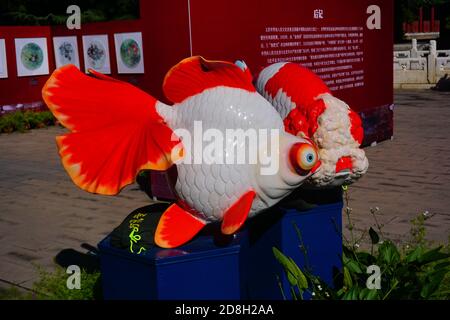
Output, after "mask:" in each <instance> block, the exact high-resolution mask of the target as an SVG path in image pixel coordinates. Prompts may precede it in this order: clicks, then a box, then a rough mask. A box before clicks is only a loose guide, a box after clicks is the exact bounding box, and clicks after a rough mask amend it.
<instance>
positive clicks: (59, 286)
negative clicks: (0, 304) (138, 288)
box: [0, 266, 101, 300]
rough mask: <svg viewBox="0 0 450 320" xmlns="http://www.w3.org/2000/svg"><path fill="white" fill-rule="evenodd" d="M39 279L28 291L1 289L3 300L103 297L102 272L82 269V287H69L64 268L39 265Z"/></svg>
mask: <svg viewBox="0 0 450 320" xmlns="http://www.w3.org/2000/svg"><path fill="white" fill-rule="evenodd" d="M36 268H37V271H38V275H39V277H38V280H37V281H36V282H35V283H34V284H33V287H32V289H28V290H27V292H24V291H20V290H19V289H18V288H16V287H11V288H8V289H3V290H0V299H3V300H95V299H100V298H101V288H100V286H99V285H100V272H94V273H88V272H86V271H85V270H81V274H80V276H81V278H80V284H81V288H80V289H69V288H67V279H68V277H69V276H70V275H68V274H67V273H66V271H65V269H64V268H62V267H60V266H56V267H55V269H54V270H53V272H49V271H46V270H45V269H44V268H42V267H39V266H37V267H36Z"/></svg>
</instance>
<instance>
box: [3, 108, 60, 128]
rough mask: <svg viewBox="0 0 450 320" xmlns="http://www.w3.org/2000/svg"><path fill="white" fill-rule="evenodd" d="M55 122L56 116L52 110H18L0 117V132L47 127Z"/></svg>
mask: <svg viewBox="0 0 450 320" xmlns="http://www.w3.org/2000/svg"><path fill="white" fill-rule="evenodd" d="M54 124H55V118H54V117H53V114H52V113H51V112H50V111H41V112H33V111H25V112H22V111H16V112H11V113H7V114H5V115H3V116H2V117H0V133H11V132H13V131H20V132H25V131H27V130H30V129H36V128H45V127H47V126H50V125H54Z"/></svg>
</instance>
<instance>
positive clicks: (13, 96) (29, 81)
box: [0, 26, 55, 105]
mask: <svg viewBox="0 0 450 320" xmlns="http://www.w3.org/2000/svg"><path fill="white" fill-rule="evenodd" d="M35 37H46V38H47V47H48V48H49V50H51V48H52V42H51V41H52V39H51V29H50V27H2V26H0V39H5V45H6V58H7V68H8V78H4V79H3V78H2V79H0V105H5V104H17V103H29V102H35V101H39V100H41V93H40V92H41V88H42V86H43V85H44V83H45V81H46V80H47V78H48V76H32V77H18V76H17V64H16V51H15V50H16V49H15V45H14V39H15V38H35ZM49 68H50V70H53V69H54V68H55V61H54V59H53V54H50V55H49Z"/></svg>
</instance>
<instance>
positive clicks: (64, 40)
mask: <svg viewBox="0 0 450 320" xmlns="http://www.w3.org/2000/svg"><path fill="white" fill-rule="evenodd" d="M53 48H54V50H55V62H56V68H60V67H62V66H64V65H66V64H73V65H75V66H76V67H77V68H78V69H79V68H80V57H79V56H78V44H77V37H76V36H72V37H53Z"/></svg>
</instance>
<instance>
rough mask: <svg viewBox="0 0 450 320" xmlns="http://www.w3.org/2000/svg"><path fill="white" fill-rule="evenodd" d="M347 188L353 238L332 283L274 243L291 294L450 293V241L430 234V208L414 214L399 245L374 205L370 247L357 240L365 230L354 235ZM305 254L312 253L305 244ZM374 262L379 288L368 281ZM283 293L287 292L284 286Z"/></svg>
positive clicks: (446, 296)
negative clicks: (437, 241) (435, 241)
mask: <svg viewBox="0 0 450 320" xmlns="http://www.w3.org/2000/svg"><path fill="white" fill-rule="evenodd" d="M344 190H345V193H344V194H345V200H346V204H347V206H346V209H345V212H346V216H347V218H348V225H347V228H348V229H349V231H350V235H351V240H350V241H349V240H347V239H345V237H343V239H344V245H343V252H342V266H343V267H342V270H340V271H339V272H338V273H337V274H336V275H335V277H334V280H333V283H332V284H331V285H329V284H327V283H325V282H324V281H323V280H322V279H320V277H318V276H316V275H314V274H313V272H312V270H311V269H310V268H309V266H305V267H304V268H303V269H302V268H300V267H299V266H298V265H297V264H296V263H295V261H294V260H293V259H291V258H290V257H287V256H285V255H284V254H283V253H282V252H280V251H279V250H278V249H277V248H273V253H274V255H275V258H276V259H277V260H278V261H279V262H280V264H281V265H282V266H283V269H284V272H285V274H286V276H287V279H288V281H289V284H290V285H291V290H290V298H292V299H294V300H297V299H303V298H304V293H309V294H310V295H311V297H312V298H313V299H336V300H341V299H342V300H387V299H414V300H418V299H444V300H448V299H450V254H449V251H450V250H449V249H450V247H449V245H447V247H446V248H445V247H444V246H432V245H431V244H430V243H428V242H427V241H426V240H425V226H424V223H425V221H426V220H427V219H429V218H431V216H430V215H429V214H428V213H427V212H425V213H423V214H420V215H419V216H417V217H416V218H415V219H413V220H412V221H411V223H412V228H411V236H412V239H411V240H410V241H408V242H407V243H406V244H405V245H404V246H403V248H399V247H398V246H397V245H395V244H394V242H393V241H391V240H389V239H387V238H386V237H384V236H383V233H382V227H383V225H381V224H379V223H378V220H377V218H376V214H377V211H378V209H371V213H372V216H373V217H374V219H375V224H376V228H377V229H378V232H377V231H375V229H374V228H370V229H369V230H368V231H365V232H363V233H362V235H365V234H368V235H369V237H370V244H371V249H370V252H368V251H366V250H363V249H360V248H359V246H358V245H357V244H358V242H359V241H361V240H362V237H363V236H362V237H360V238H359V239H358V240H357V241H356V240H355V238H354V230H355V228H354V227H355V226H354V225H353V222H352V221H351V215H350V212H351V209H350V208H349V207H348V195H347V192H346V189H344ZM294 227H295V228H296V230H297V234H298V235H299V241H300V248H304V246H303V245H302V238H301V234H300V231H299V229H298V227H297V226H296V225H294ZM380 235H381V236H380ZM303 254H305V255H307V252H306V250H303ZM305 261H307V259H305ZM369 266H375V268H376V267H378V268H379V270H380V271H381V277H380V288H379V289H369V286H368V285H367V284H366V282H367V281H368V277H369V276H370V274H368V272H369V273H372V274H373V271H370V269H369ZM371 268H373V267H371ZM283 296H284V297H286V293H285V292H283Z"/></svg>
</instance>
